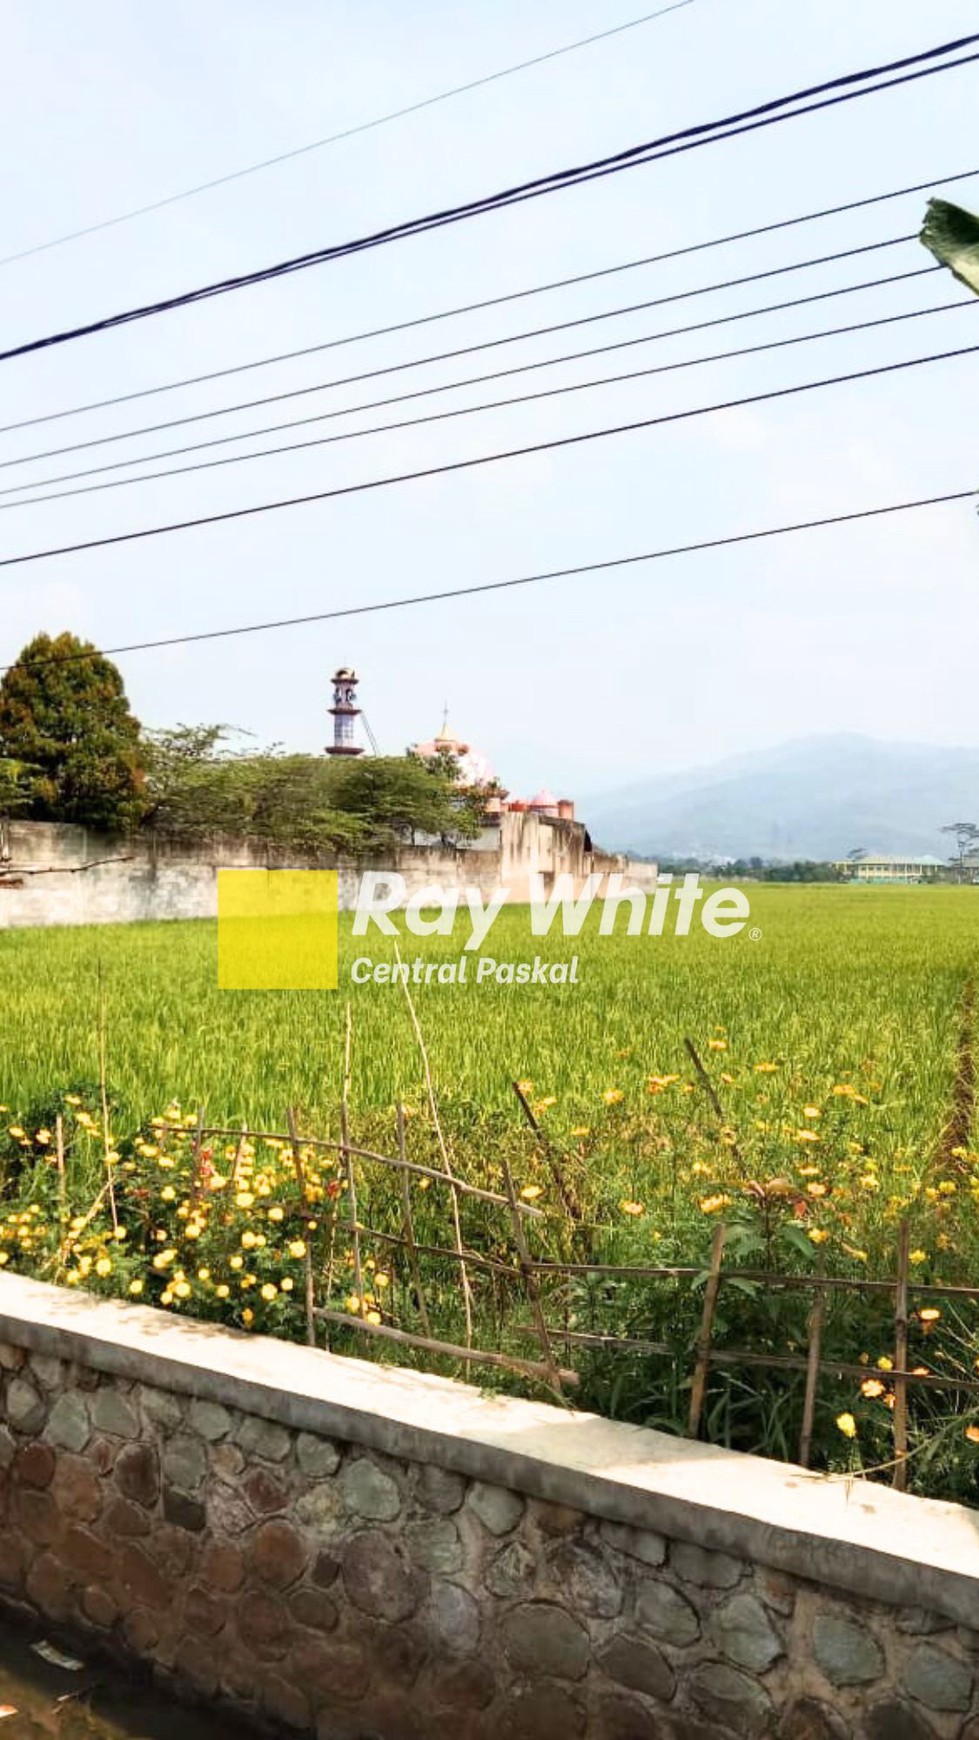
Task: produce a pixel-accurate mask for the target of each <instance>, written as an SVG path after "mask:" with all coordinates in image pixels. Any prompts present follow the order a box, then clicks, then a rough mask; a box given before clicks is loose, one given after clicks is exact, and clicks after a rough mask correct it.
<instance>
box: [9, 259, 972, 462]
mask: <svg viewBox="0 0 979 1740" xmlns="http://www.w3.org/2000/svg"><path fill="white" fill-rule="evenodd" d="M944 270H945V268H944V267H943V266H941V265H937V266H918V267H916V269H915V270H914V271H913V272H894V273H891V275H890V276H889V277H886V278H865V279H863V280H862V282H861V283H859V284H843V285H840V286H839V287H838V288H837V289H835V290H817V291H815V292H814V293H813V294H812V295H811V296H794V297H792V298H790V299H789V300H788V301H784V302H768V303H764V304H763V305H762V306H761V307H760V308H743V309H739V310H738V312H737V313H735V314H716V315H714V316H713V317H712V318H711V319H710V320H696V321H693V322H692V323H690V324H689V325H687V326H668V327H665V328H662V329H661V330H660V331H659V332H645V333H640V334H639V336H638V337H636V338H620V339H616V340H615V342H614V343H612V344H596V345H590V346H589V347H588V349H586V350H573V351H565V352H564V354H563V355H561V356H549V357H540V358H538V359H537V360H535V361H534V362H527V363H514V364H513V365H512V366H511V367H510V368H506V369H494V370H492V372H490V373H487V374H482V375H468V376H465V377H463V379H462V380H455V381H442V382H440V383H439V385H438V386H434V387H414V388H413V389H412V390H411V392H408V393H390V394H388V396H387V397H386V398H383V399H366V400H363V401H362V402H361V403H360V404H358V405H341V406H340V407H339V408H337V409H335V410H332V411H320V412H317V414H316V415H315V416H314V417H293V418H291V419H290V420H289V421H288V422H286V423H271V424H268V425H266V426H265V427H264V428H261V429H246V430H242V431H240V432H239V433H238V434H234V435H218V436H214V437H213V438H212V439H211V440H209V441H194V442H190V443H188V444H187V445H185V446H183V447H170V448H164V449H163V450H162V451H161V452H159V453H141V454H139V455H137V457H136V458H135V459H115V460H113V461H112V463H111V464H108V465H96V466H89V467H88V468H87V469H86V470H84V471H67V472H63V473H62V474H61V475H60V476H57V477H46V478H37V479H35V480H32V481H31V482H29V483H17V484H12V485H11V486H10V487H9V488H8V489H0V496H4V495H17V494H19V493H20V491H21V490H25V489H41V488H43V487H46V486H47V485H49V484H52V483H68V482H71V481H72V480H73V479H75V478H78V477H93V476H96V475H98V474H99V473H101V472H105V471H122V470H124V469H125V468H126V467H128V466H130V465H143V464H146V463H147V462H148V461H150V460H157V459H174V458H177V457H178V456H179V455H181V454H184V453H200V452H203V451H205V450H206V449H208V448H211V447H224V446H227V445H228V444H229V443H230V442H232V441H247V440H250V439H252V438H254V437H255V436H257V435H267V434H270V433H273V432H275V431H276V430H279V429H301V428H304V427H306V426H307V425H308V424H310V423H322V422H326V421H329V420H332V419H333V418H335V417H350V416H352V415H353V414H354V413H355V412H358V411H377V410H380V409H382V408H384V407H386V406H388V405H403V404H407V403H409V402H410V401H411V400H413V399H430V398H432V397H434V396H436V395H437V394H439V393H450V392H457V391H459V390H460V389H461V388H463V387H475V386H481V385H483V384H484V383H485V382H487V381H501V380H506V379H509V378H510V377H511V376H513V375H525V374H530V373H533V372H534V371H536V370H538V369H550V368H556V367H558V366H559V365H561V364H564V363H569V362H583V361H585V360H586V359H587V358H589V357H593V356H607V355H608V354H609V353H610V352H611V351H617V350H633V349H635V347H636V346H637V345H640V344H656V343H659V342H660V341H662V340H664V339H667V338H682V337H685V336H686V335H687V334H688V333H691V332H704V331H707V330H709V329H711V328H713V327H717V326H732V325H734V324H735V322H737V321H741V320H755V319H757V318H758V317H759V316H760V315H763V314H781V313H784V312H785V311H786V310H787V309H790V308H804V307H806V306H808V305H809V304H811V303H813V302H829V301H833V300H835V299H836V298H837V297H840V296H853V295H855V294H856V293H857V291H861V290H878V289H881V288H882V287H884V286H887V285H890V284H903V283H906V282H907V281H908V280H909V279H912V278H927V277H929V276H930V275H931V273H933V272H942V271H944ZM972 306H973V303H972V302H970V301H967V300H965V299H963V300H962V301H960V302H948V303H943V304H942V307H943V308H961V307H972ZM613 312H614V311H613ZM630 312H631V311H630ZM917 312H919V311H918V310H912V311H911V313H909V314H907V315H903V316H901V317H900V318H902V319H911V318H913V316H914V314H915V313H917ZM920 312H922V313H924V312H932V310H920ZM871 324H873V323H871ZM795 342H801V340H797V341H795ZM735 354H736V353H735ZM697 360H699V359H697V358H694V359H693V361H694V362H696V361H697ZM709 360H711V361H716V358H711V359H709ZM674 366H676V367H685V368H689V367H693V362H690V363H683V364H676V365H674ZM335 384H337V383H333V382H326V383H324V386H330V385H335ZM307 390H310V391H311V390H313V389H307ZM87 445H89V444H88V443H85V442H82V443H80V444H79V446H80V447H81V448H84V447H85V446H87ZM91 445H97V443H92V444H91ZM60 451H62V452H69V453H72V452H76V451H78V449H76V448H71V447H69V448H63V449H61V450H60ZM45 457H50V456H49V455H47V456H45ZM26 463H27V460H26V459H8V460H4V461H0V470H4V469H6V468H8V467H10V466H12V465H24V464H26Z"/></svg>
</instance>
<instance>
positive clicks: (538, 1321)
mask: <svg viewBox="0 0 979 1740" xmlns="http://www.w3.org/2000/svg"><path fill="white" fill-rule="evenodd" d="M503 1177H504V1180H505V1182H506V1190H507V1195H508V1197H509V1198H510V1216H511V1219H512V1221H513V1237H514V1240H515V1242H516V1246H517V1254H518V1256H519V1258H520V1268H521V1271H522V1273H523V1277H524V1281H525V1283H526V1287H527V1301H528V1303H529V1305H530V1310H531V1315H532V1317H533V1319H534V1328H535V1329H536V1330H537V1339H538V1340H539V1342H540V1345H541V1353H542V1355H543V1358H544V1364H545V1366H546V1367H547V1371H548V1376H549V1378H550V1381H551V1384H552V1385H553V1387H554V1389H555V1390H556V1391H557V1393H558V1395H559V1396H561V1395H563V1394H564V1391H563V1387H562V1383H561V1371H560V1367H559V1366H558V1363H557V1360H556V1359H555V1358H554V1349H553V1348H552V1346H551V1338H550V1336H549V1334H548V1332H547V1323H546V1322H545V1319H544V1311H543V1307H542V1305H541V1298H540V1288H539V1286H538V1285H537V1276H536V1275H535V1273H534V1265H533V1262H532V1261H531V1256H530V1250H529V1247H528V1245H527V1239H526V1237H525V1234H524V1230H523V1222H522V1220H521V1218H520V1204H519V1201H518V1199H517V1192H516V1190H515V1189H514V1184H513V1174H512V1172H511V1171H510V1167H509V1165H508V1163H507V1161H506V1160H505V1159H504V1161H503Z"/></svg>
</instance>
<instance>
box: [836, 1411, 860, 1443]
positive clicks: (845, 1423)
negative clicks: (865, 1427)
mask: <svg viewBox="0 0 979 1740" xmlns="http://www.w3.org/2000/svg"><path fill="white" fill-rule="evenodd" d="M836 1424H837V1427H838V1428H839V1430H840V1431H841V1432H842V1433H843V1436H844V1438H855V1437H856V1435H857V1422H856V1420H855V1419H854V1418H853V1415H852V1414H837V1416H836Z"/></svg>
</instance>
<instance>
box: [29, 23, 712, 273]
mask: <svg viewBox="0 0 979 1740" xmlns="http://www.w3.org/2000/svg"><path fill="white" fill-rule="evenodd" d="M693 4H694V0H673V4H672V5H670V6H661V7H660V9H659V11H658V12H645V13H643V15H642V17H641V18H629V19H627V20H626V22H625V23H624V24H613V25H612V26H611V27H610V28H609V29H608V30H598V31H596V32H595V33H594V35H592V36H583V37H580V38H579V40H578V41H577V42H566V43H564V44H563V45H562V47H561V48H551V49H548V50H547V51H546V53H544V54H535V55H533V56H532V57H531V59H530V60H521V61H517V63H516V64H515V65H514V66H506V67H501V68H500V69H499V70H498V71H497V72H492V73H484V74H483V76H482V77H481V78H478V79H469V80H468V81H467V83H466V84H463V85H453V86H452V88H451V89H450V90H447V91H438V92H437V93H436V95H435V96H433V97H423V98H422V99H421V100H420V101H419V102H417V103H408V104H406V106H405V107H404V108H401V109H390V110H389V111H388V112H387V114H384V115H376V116H375V117H374V118H373V120H370V121H360V122H358V123H357V125H356V126H353V127H344V128H343V129H342V131H341V132H339V133H330V134H328V135H327V137H326V138H325V139H312V140H310V141H309V143H308V144H306V145H297V146H295V147H294V149H293V150H291V151H280V152H278V153H277V154H276V156H274V157H264V158H263V159H262V160H261V162H259V163H249V164H247V165H246V167H245V168H244V169H233V170H231V171H230V172H229V173H228V174H227V175H216V176H212V178H211V180H210V181H200V182H198V183H197V184H196V185H195V186H194V187H185V188H183V189H182V190H181V192H180V193H171V194H168V195H167V196H166V197H165V198H164V199H155V200H152V201H150V203H149V204H148V205H139V206H134V207H133V208H132V210H130V211H124V212H119V213H118V214H117V215H116V216H115V217H111V218H103V219H102V220H101V222H99V223H92V224H86V225H85V226H84V227H83V228H82V229H80V230H69V231H68V233H67V234H66V235H63V236H54V237H53V238H52V239H51V240H50V241H47V242H36V243H35V244H34V246H33V247H30V248H21V250H20V252H19V253H16V254H7V255H6V256H4V257H3V258H0V266H9V265H12V264H13V263H14V261H16V260H27V259H29V258H30V257H31V256H32V255H33V254H45V253H47V252H48V251H49V250H50V249H51V248H61V247H64V246H65V244H66V243H68V242H77V241H79V240H81V238H82V237H83V236H94V235H97V234H98V232H99V231H100V230H110V229H114V228H115V227H116V226H117V225H118V224H126V223H131V222H132V220H133V219H134V218H140V217H146V216H148V215H149V213H151V212H155V211H163V210H164V209H165V208H166V207H167V206H171V205H177V204H178V203H179V202H180V201H181V200H184V199H193V198H195V197H196V195H198V194H201V193H210V192H211V191H212V190H213V189H214V188H216V187H227V186H228V184H229V182H232V181H241V180H243V179H244V177H245V176H246V175H258V174H259V172H260V171H261V170H263V169H274V168H276V167H277V166H278V165H279V164H280V163H291V162H292V161H293V160H294V159H295V158H297V157H306V156H308V155H309V153H310V152H312V151H322V150H324V149H325V147H326V146H328V145H337V144H339V143H340V141H341V140H343V139H353V138H355V137H356V136H357V135H358V134H359V133H370V132H372V131H373V129H374V128H375V127H386V126H388V125H389V124H390V123H391V122H392V121H400V120H403V119H404V117H405V116H407V115H417V114H419V113H420V112H421V110H423V109H431V108H434V106H435V104H436V103H447V102H448V101H449V100H450V98H452V97H461V96H464V95H465V94H466V93H467V92H469V91H477V90H480V89H481V88H482V87H483V86H484V85H492V84H496V83H497V82H498V81H499V80H500V79H507V78H511V77H512V76H513V74H514V73H520V72H526V71H528V69H529V68H530V67H535V66H543V65H544V63H545V62H546V61H551V60H558V59H559V58H560V57H561V56H562V55H565V54H574V53H575V52H576V50H578V49H580V48H590V47H591V46H592V45H593V44H594V43H596V42H606V41H607V40H608V38H609V37H610V36H621V35H623V33H624V32H625V31H627V30H637V29H638V28H639V26H640V25H641V24H651V23H652V22H653V21H654V19H657V18H665V17H666V15H667V13H669V12H682V11H683V9H684V7H686V6H692V5H693Z"/></svg>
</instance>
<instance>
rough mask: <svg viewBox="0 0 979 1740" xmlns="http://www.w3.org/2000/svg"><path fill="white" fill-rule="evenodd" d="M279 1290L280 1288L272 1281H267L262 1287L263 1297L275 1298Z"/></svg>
mask: <svg viewBox="0 0 979 1740" xmlns="http://www.w3.org/2000/svg"><path fill="white" fill-rule="evenodd" d="M278 1290H279V1289H278V1288H277V1287H273V1285H272V1283H271V1281H266V1283H265V1285H264V1287H263V1288H262V1298H263V1299H274V1298H275V1297H276V1295H277V1293H278Z"/></svg>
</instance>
